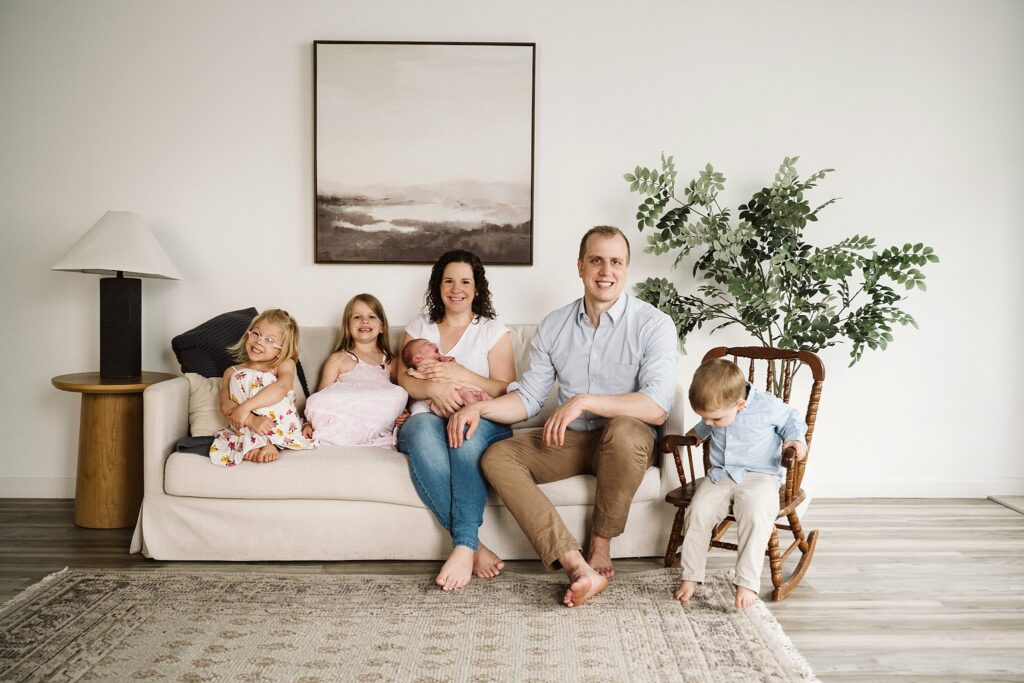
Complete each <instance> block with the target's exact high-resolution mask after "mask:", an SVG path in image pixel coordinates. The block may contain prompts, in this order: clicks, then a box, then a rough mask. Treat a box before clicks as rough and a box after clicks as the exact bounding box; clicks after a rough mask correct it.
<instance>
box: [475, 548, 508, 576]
mask: <svg viewBox="0 0 1024 683" xmlns="http://www.w3.org/2000/svg"><path fill="white" fill-rule="evenodd" d="M504 568H505V562H504V561H503V560H502V559H501V558H500V557H498V556H497V555H495V554H494V551H492V550H491V549H490V548H488V547H487V546H485V545H484V544H483V543H481V544H480V549H479V550H477V551H476V554H475V555H474V556H473V576H476V577H479V578H481V579H493V578H494V577H495V576H497V575H498V574H500V573H501V570H502V569H504Z"/></svg>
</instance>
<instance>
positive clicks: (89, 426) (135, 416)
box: [52, 372, 176, 529]
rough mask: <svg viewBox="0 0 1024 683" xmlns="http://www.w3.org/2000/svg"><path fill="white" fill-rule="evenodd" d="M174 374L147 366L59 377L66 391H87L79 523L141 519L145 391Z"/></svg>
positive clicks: (104, 525)
mask: <svg viewBox="0 0 1024 683" xmlns="http://www.w3.org/2000/svg"><path fill="white" fill-rule="evenodd" d="M174 377H176V375H171V374H168V373H166V372H143V373H142V377H139V378H135V379H103V378H101V377H100V373H98V372H79V373H76V374H73V375H59V376H57V377H54V378H53V380H52V382H53V386H55V387H57V388H58V389H60V390H61V391H74V392H78V393H80V394H82V416H81V423H80V426H79V429H78V478H77V480H76V482H75V524H76V525H77V526H81V527H86V528H89V529H121V528H124V527H129V526H133V525H134V524H135V521H136V519H137V517H138V515H139V505H141V503H142V392H143V391H144V390H145V389H146V387H148V386H149V385H151V384H156V383H157V382H163V381H164V380H168V379H173V378H174Z"/></svg>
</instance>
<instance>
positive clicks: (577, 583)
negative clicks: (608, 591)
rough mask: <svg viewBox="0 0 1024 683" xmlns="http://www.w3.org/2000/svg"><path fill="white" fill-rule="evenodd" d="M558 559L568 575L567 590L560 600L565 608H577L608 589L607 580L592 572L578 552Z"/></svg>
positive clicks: (591, 568) (569, 553)
mask: <svg viewBox="0 0 1024 683" xmlns="http://www.w3.org/2000/svg"><path fill="white" fill-rule="evenodd" d="M558 559H559V562H561V564H562V566H563V567H564V568H565V573H566V574H568V575H569V581H570V583H569V590H567V591H565V597H564V598H562V602H563V603H565V606H566V607H578V606H579V605H582V604H583V603H585V602H586V601H587V600H589V599H590V598H592V597H594V596H595V595H597V594H598V593H600V592H601V591H603V590H604V589H605V588H607V587H608V579H606V578H605V577H603V576H601V575H600V574H598V573H597V572H596V571H594V569H593V567H591V566H590V565H589V564H587V562H586V560H584V559H583V555H581V554H580V552H579V551H578V550H573V551H571V552H568V553H566V554H565V555H563V556H562V557H560V558H558Z"/></svg>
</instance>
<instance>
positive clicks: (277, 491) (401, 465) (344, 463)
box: [164, 445, 661, 507]
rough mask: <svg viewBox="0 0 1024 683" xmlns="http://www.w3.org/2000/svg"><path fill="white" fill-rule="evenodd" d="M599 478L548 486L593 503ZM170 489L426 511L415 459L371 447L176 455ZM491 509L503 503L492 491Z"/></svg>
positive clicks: (557, 497)
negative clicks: (230, 463) (276, 454)
mask: <svg viewBox="0 0 1024 683" xmlns="http://www.w3.org/2000/svg"><path fill="white" fill-rule="evenodd" d="M660 476H661V475H660V472H659V470H658V469H657V468H654V467H651V468H649V469H648V470H647V473H646V474H645V475H644V479H643V481H642V482H641V484H640V489H639V490H638V491H637V494H636V496H635V498H634V500H636V501H648V500H652V499H655V498H658V497H659V495H660V486H661V482H660ZM595 484H596V479H594V477H593V476H590V475H579V476H575V477H570V478H569V479H564V480H562V481H557V482H552V483H550V484H542V485H541V487H540V488H541V491H543V492H544V494H545V495H547V497H548V498H549V499H550V500H551V502H552V503H554V504H555V505H593V503H594V490H595ZM164 490H165V492H166V493H167V494H169V495H172V496H190V497H195V498H251V499H320V500H358V501H376V502H383V503H394V504H396V505H408V506H413V507H425V506H424V505H423V503H422V502H421V501H420V497H419V495H417V493H416V489H415V488H413V485H412V479H411V478H410V476H409V461H408V459H407V458H406V457H405V456H404V455H402V454H401V453H396V452H394V451H388V450H384V449H382V448H370V447H366V446H355V447H353V446H347V447H342V446H327V445H323V446H321V447H320V448H318V449H316V450H313V451H283V452H282V453H281V457H280V458H279V459H278V460H277V461H275V462H272V463H252V462H243V463H242V464H240V465H239V466H238V467H215V466H214V465H212V464H210V459H209V458H208V457H206V456H202V455H195V454H192V453H171V455H170V457H168V458H167V462H166V463H165V465H164ZM488 505H501V502H500V500H499V499H498V497H497V496H496V495H495V494H494V492H493V491H491V494H490V497H489V499H488Z"/></svg>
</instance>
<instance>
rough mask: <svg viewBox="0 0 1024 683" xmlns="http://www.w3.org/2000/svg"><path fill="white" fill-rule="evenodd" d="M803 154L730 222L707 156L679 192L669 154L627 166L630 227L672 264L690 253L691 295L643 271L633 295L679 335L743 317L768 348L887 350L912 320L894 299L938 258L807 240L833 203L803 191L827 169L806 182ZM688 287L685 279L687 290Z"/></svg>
mask: <svg viewBox="0 0 1024 683" xmlns="http://www.w3.org/2000/svg"><path fill="white" fill-rule="evenodd" d="M798 159H799V157H792V158H790V157H786V159H785V160H784V161H783V162H782V165H781V166H780V167H779V170H778V172H777V173H776V174H775V179H774V182H772V184H771V186H769V187H765V188H763V189H761V190H759V191H758V192H756V193H755V194H754V196H753V197H751V198H750V200H749V201H748V202H747V203H746V204H742V205H740V207H739V210H738V212H737V219H738V220H735V221H734V220H733V219H732V212H731V211H730V210H729V209H728V208H724V209H723V208H722V207H721V206H720V205H719V203H718V195H719V193H720V192H721V191H722V190H723V189H724V188H725V176H724V175H722V174H721V173H719V172H717V171H715V169H714V168H712V166H711V164H708V165H707V166H705V168H704V170H703V171H701V172H700V173H699V174H698V176H697V177H696V178H695V179H693V180H691V181H690V183H689V184H688V185H687V186H686V187H685V188H684V189H683V197H682V199H680V198H678V197H677V196H676V194H675V193H676V168H675V164H674V163H673V160H672V157H671V156H669V157H665V155H664V154H662V157H661V169H660V170H656V169H650V168H643V167H640V166H637V167H636V169H635V170H634V171H633V172H632V173H626V174H625V176H624V177H625V179H626V181H627V182H629V188H630V190H631V191H633V192H638V193H640V194H641V195H644V196H645V197H647V198H646V199H645V200H644V201H643V202H642V203H641V204H640V206H639V207H638V209H637V214H636V218H637V227H638V228H639V229H640V230H641V231H648V232H649V234H648V236H647V247H646V249H645V250H644V251H645V252H647V253H654V254H665V253H672V252H675V258H674V260H673V262H672V266H671V267H672V269H674V268H675V267H676V266H677V265H679V263H680V261H681V260H682V259H683V258H684V257H687V256H690V255H694V256H695V257H696V260H695V261H694V264H693V276H694V279H695V280H697V281H698V282H699V283H700V284H698V285H697V286H696V293H686V294H683V293H680V291H679V289H677V287H676V285H675V284H674V283H673V282H672V281H670V280H669V279H668V278H665V277H653V278H648V279H647V280H645V281H644V282H642V283H640V284H639V285H638V295H639V297H640V298H641V299H643V300H644V301H647V302H649V303H651V304H653V305H654V306H656V307H658V308H659V309H661V310H662V311H664V312H665V313H667V314H668V315H670V316H671V317H672V320H673V322H674V323H675V325H676V331H677V333H678V335H679V339H680V340H681V341H682V342H684V343H685V341H686V336H687V335H688V334H689V333H690V332H692V331H693V330H694V329H700V328H701V327H703V326H704V325H709V326H712V329H711V331H712V332H714V331H716V330H718V329H721V328H723V327H728V326H730V325H739V326H741V327H743V328H744V329H745V330H747V332H749V333H750V334H751V335H753V336H754V337H755V338H757V340H758V341H760V342H761V344H762V345H764V346H775V347H778V348H784V349H797V350H808V351H819V350H821V349H824V348H827V347H830V346H835V345H837V344H840V343H843V342H844V341H849V342H850V344H851V350H850V358H851V361H850V365H853V364H854V363H856V362H857V361H858V360H860V358H861V356H862V354H863V353H864V350H865V348H868V349H885V348H886V346H887V345H888V344H889V342H891V341H892V340H893V337H892V327H893V325H895V324H898V325H907V324H910V325H913V326H914V327H917V323H916V321H915V320H914V318H913V317H911V316H910V314H908V313H906V312H905V311H903V310H902V309H901V308H900V307H899V306H898V304H899V303H900V302H901V301H903V300H904V299H905V298H906V296H905V295H904V294H901V293H900V292H898V291H897V289H896V285H902V286H903V287H904V288H905V290H910V289H915V288H916V289H920V290H924V289H925V284H924V280H925V276H924V274H923V273H922V272H921V270H920V269H921V268H922V267H924V266H925V265H926V264H927V263H929V262H937V261H938V260H939V258H938V256H936V255H935V253H934V251H933V250H932V248H931V247H926V246H925V245H923V244H921V243H917V244H904V245H903V246H902V247H900V246H891V247H887V248H885V249H883V250H881V251H877V250H876V246H875V240H874V239H873V238H871V237H866V236H861V235H854V236H853V237H850V238H848V239H845V240H843V241H841V242H839V243H837V244H833V245H831V246H828V247H818V246H814V245H813V244H811V243H809V242H808V241H806V240H805V239H804V230H805V228H807V227H808V224H810V223H814V222H816V221H817V220H818V213H819V212H820V211H821V210H822V209H823V208H825V207H826V206H828V205H830V204H832V203H833V202H835V201H836V200H835V199H829V200H828V201H826V202H824V203H823V204H820V205H819V206H817V207H815V208H813V209H812V208H811V205H810V203H809V201H808V199H807V198H806V196H805V195H806V194H807V192H808V191H809V190H811V189H812V188H814V187H815V186H816V185H817V183H818V181H820V180H821V179H823V178H824V177H825V176H826V175H827V174H828V173H831V172H832V170H833V169H824V170H821V171H818V172H817V173H814V174H812V175H811V176H810V177H809V178H807V179H806V180H803V179H801V178H800V177H799V175H798V174H797V170H796V162H797V160H798ZM689 288H690V287H689V286H688V287H687V289H689Z"/></svg>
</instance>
